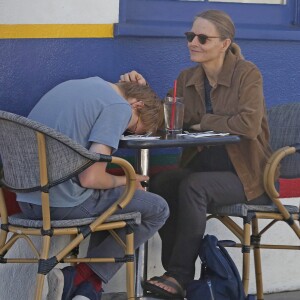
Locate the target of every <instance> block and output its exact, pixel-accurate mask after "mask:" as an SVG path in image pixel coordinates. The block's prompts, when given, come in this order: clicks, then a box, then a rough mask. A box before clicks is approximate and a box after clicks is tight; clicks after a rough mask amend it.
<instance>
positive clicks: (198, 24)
mask: <svg viewBox="0 0 300 300" xmlns="http://www.w3.org/2000/svg"><path fill="white" fill-rule="evenodd" d="M191 32H193V33H195V34H203V35H206V36H208V37H214V38H208V39H207V40H206V42H205V44H201V43H200V41H199V39H198V37H196V36H195V37H194V39H193V40H192V41H191V42H188V48H189V51H190V58H191V60H192V61H193V62H198V63H209V62H213V61H218V60H220V58H223V56H224V54H225V51H226V49H224V42H225V41H221V39H220V38H218V37H219V36H220V34H219V33H218V31H217V29H216V27H215V25H214V24H213V23H211V22H210V21H208V20H206V19H202V18H197V19H196V20H195V21H194V24H193V27H192V29H191ZM216 37H217V38H216Z"/></svg>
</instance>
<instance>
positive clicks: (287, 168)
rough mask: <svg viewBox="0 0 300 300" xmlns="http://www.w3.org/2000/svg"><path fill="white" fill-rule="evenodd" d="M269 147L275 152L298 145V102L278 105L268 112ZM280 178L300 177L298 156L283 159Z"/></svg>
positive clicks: (299, 114) (299, 119)
mask: <svg viewBox="0 0 300 300" xmlns="http://www.w3.org/2000/svg"><path fill="white" fill-rule="evenodd" d="M268 121H269V126H270V133H271V140H270V142H271V147H272V150H273V151H275V150H277V149H279V148H281V147H284V146H292V145H294V144H297V143H298V144H300V102H298V103H287V104H280V105H276V106H273V107H271V108H270V109H269V110H268ZM280 177H281V178H299V177H300V154H299V153H296V154H295V155H290V156H288V157H286V158H284V159H283V160H282V162H281V167H280Z"/></svg>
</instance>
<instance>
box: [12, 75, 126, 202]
mask: <svg viewBox="0 0 300 300" xmlns="http://www.w3.org/2000/svg"><path fill="white" fill-rule="evenodd" d="M131 114H132V111H131V107H130V105H129V104H128V102H127V101H126V100H125V99H124V98H122V97H121V96H120V95H119V94H118V93H116V91H115V90H114V89H113V88H112V87H111V85H110V83H108V82H106V81H104V80H103V79H101V78H99V77H91V78H86V79H77V80H69V81H66V82H63V83H61V84H59V85H57V86H56V87H54V88H53V89H52V90H50V91H49V92H48V93H47V94H45V95H44V96H43V97H42V98H41V100H40V101H39V102H38V103H37V104H36V106H35V107H34V108H33V110H32V111H31V112H30V114H29V116H28V118H30V119H32V120H35V121H38V122H40V123H43V124H45V125H47V126H49V127H51V128H54V129H55V130H57V131H59V132H61V133H63V134H65V135H67V136H69V137H70V138H72V139H73V140H75V141H77V142H78V143H79V144H81V145H83V146H84V147H85V148H87V149H88V148H89V147H90V146H91V144H92V143H93V142H95V143H99V144H104V145H107V146H110V147H112V148H113V151H115V150H116V149H117V148H118V144H119V140H120V137H121V135H122V134H123V132H124V131H125V130H126V128H127V126H128V123H129V121H130V118H131ZM92 193H93V190H92V189H86V188H82V187H81V186H80V185H79V184H78V180H77V179H76V178H74V179H71V180H68V181H66V182H64V183H62V184H60V185H58V186H56V187H53V188H52V189H50V205H51V206H53V207H73V206H77V205H79V204H81V203H82V202H84V201H85V200H86V199H88V198H89V197H90V196H91V195H92ZM17 200H18V201H21V202H28V203H33V204H39V205H40V204H41V202H40V201H41V200H40V193H39V192H35V193H28V194H18V195H17Z"/></svg>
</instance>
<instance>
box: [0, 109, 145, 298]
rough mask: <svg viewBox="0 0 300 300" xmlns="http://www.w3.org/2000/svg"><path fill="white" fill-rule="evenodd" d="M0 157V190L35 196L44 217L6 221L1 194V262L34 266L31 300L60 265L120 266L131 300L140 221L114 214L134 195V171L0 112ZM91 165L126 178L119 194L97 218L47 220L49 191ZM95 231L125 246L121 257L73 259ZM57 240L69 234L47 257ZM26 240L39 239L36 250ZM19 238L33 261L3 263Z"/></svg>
mask: <svg viewBox="0 0 300 300" xmlns="http://www.w3.org/2000/svg"><path fill="white" fill-rule="evenodd" d="M0 155H1V160H2V164H3V171H4V175H3V178H2V180H1V185H2V186H5V187H6V188H8V189H9V190H11V191H14V192H18V193H22V192H24V193H26V192H32V191H40V192H41V199H42V200H41V201H42V203H41V204H42V213H43V219H42V220H41V221H37V220H28V219H26V218H25V217H24V216H23V215H22V214H17V215H12V216H8V215H7V209H6V206H5V201H4V198H3V193H2V190H1V189H0V213H1V222H2V224H1V232H0V263H37V264H38V272H37V273H38V274H37V285H36V292H35V299H41V297H42V290H43V284H44V278H45V275H46V274H47V273H48V272H49V271H51V270H52V269H53V268H54V267H55V266H56V265H57V264H58V263H60V262H64V263H78V262H97V263H101V262H110V263H117V262H125V263H126V265H127V267H126V270H127V271H126V275H127V276H126V277H127V296H128V299H133V298H134V235H133V231H132V228H131V226H132V225H133V224H139V223H140V221H141V216H140V213H137V212H133V213H130V214H119V215H114V214H115V213H116V212H118V211H119V210H122V208H124V207H125V206H126V205H127V204H128V203H129V202H130V200H131V198H132V196H133V194H134V192H135V172H134V169H133V167H132V166H131V165H130V164H129V163H128V162H127V161H126V160H124V159H122V158H118V157H114V156H109V155H101V154H97V153H91V152H89V151H88V150H87V149H85V148H84V147H82V146H81V145H79V144H77V143H75V142H74V141H73V140H71V139H70V138H68V137H66V136H64V135H62V134H60V133H58V132H56V131H55V130H53V129H51V128H48V127H46V126H44V125H42V124H39V123H37V122H34V121H32V120H29V119H27V118H24V117H21V116H18V115H15V114H12V113H8V112H4V111H0ZM95 162H112V163H115V164H117V165H119V166H121V167H122V168H123V170H124V172H125V175H126V178H127V185H126V189H124V190H125V191H124V193H123V195H122V196H121V197H120V198H119V199H117V200H116V202H115V203H114V204H113V205H112V206H111V207H109V208H108V209H107V210H106V211H105V212H104V213H103V214H102V215H100V216H99V217H97V218H86V219H79V220H64V221H57V220H51V216H50V210H49V190H50V189H51V188H52V187H54V186H56V185H58V184H60V183H62V182H64V181H66V180H68V179H70V178H72V177H74V176H76V175H77V174H78V173H80V172H82V171H83V170H85V169H86V168H88V167H89V166H91V165H92V164H93V163H95ZM120 228H127V231H126V241H125V242H123V241H122V240H121V238H120V237H119V236H118V235H117V233H116V231H114V230H115V229H120ZM96 231H109V232H110V233H111V234H112V235H113V236H114V237H115V239H116V240H117V241H118V242H119V243H120V245H121V246H122V247H124V257H119V258H116V257H115V258H78V257H77V255H76V254H74V253H76V251H77V250H78V246H79V245H80V243H81V242H82V241H83V240H84V239H85V238H86V237H87V236H89V235H90V234H91V233H92V232H96ZM9 233H11V234H9ZM60 235H68V236H70V237H71V240H70V242H69V243H68V245H66V246H65V247H64V248H63V249H62V250H60V251H59V253H57V254H56V255H55V256H52V257H49V251H50V245H51V239H52V237H54V236H60ZM31 236H40V237H41V239H42V246H41V250H39V249H37V248H36V247H35V245H34V243H33V242H32V241H31V239H30V238H31ZM19 239H25V240H26V241H27V242H28V244H29V246H30V248H31V249H32V251H33V253H34V255H33V258H5V255H6V253H7V252H8V251H9V250H10V249H11V247H12V246H13V245H14V244H15V243H16V242H17V241H18V240H19ZM100 255H101V254H100Z"/></svg>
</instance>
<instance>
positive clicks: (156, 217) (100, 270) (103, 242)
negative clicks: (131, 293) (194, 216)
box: [19, 187, 169, 283]
mask: <svg viewBox="0 0 300 300" xmlns="http://www.w3.org/2000/svg"><path fill="white" fill-rule="evenodd" d="M122 191H123V187H118V188H114V189H109V190H101V191H100V190H95V193H94V194H93V196H92V197H90V198H89V199H88V200H86V201H85V202H84V203H82V204H80V205H78V206H75V207H51V211H50V213H51V218H52V219H56V220H63V219H78V218H88V217H95V216H98V215H100V214H101V213H102V212H104V211H105V210H106V209H107V208H108V207H109V206H110V205H111V204H112V203H113V202H115V201H116V199H117V198H118V197H119V196H120V195H121V193H122ZM19 204H20V208H21V210H22V211H23V213H24V214H25V215H26V216H27V217H28V218H33V219H41V218H42V212H41V206H39V205H34V204H30V203H24V202H19ZM134 211H139V212H140V213H141V215H142V223H141V224H140V225H136V226H134V244H135V249H136V248H138V247H139V246H140V245H142V244H143V243H145V242H146V241H147V240H148V239H149V238H151V237H152V236H153V235H154V234H155V233H156V232H157V231H158V229H160V228H161V227H162V226H163V224H164V223H165V221H166V219H167V218H168V216H169V209H168V205H167V203H166V201H165V200H164V199H163V198H162V197H160V196H158V195H156V194H153V193H150V192H145V191H142V190H137V191H136V192H135V194H134V196H133V198H132V200H131V202H130V203H129V204H128V205H127V206H126V207H125V208H124V209H122V210H120V211H117V213H118V214H119V213H120V214H123V213H128V212H134ZM118 233H119V234H120V236H121V238H122V239H123V240H125V230H124V229H120V230H119V232H118ZM123 255H124V251H123V249H122V247H121V246H120V245H119V244H118V243H117V242H116V241H115V239H114V238H113V237H112V236H111V235H110V234H108V233H102V232H96V233H92V234H91V238H90V242H89V247H88V253H87V257H98V256H101V257H122V256H123ZM89 266H90V267H91V269H92V270H93V271H94V272H95V273H96V274H97V275H98V276H99V277H100V278H101V279H102V280H103V282H105V283H107V282H108V281H109V280H110V279H111V278H112V277H113V276H114V274H115V273H116V272H117V271H118V270H119V269H120V268H121V266H122V263H92V264H89Z"/></svg>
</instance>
